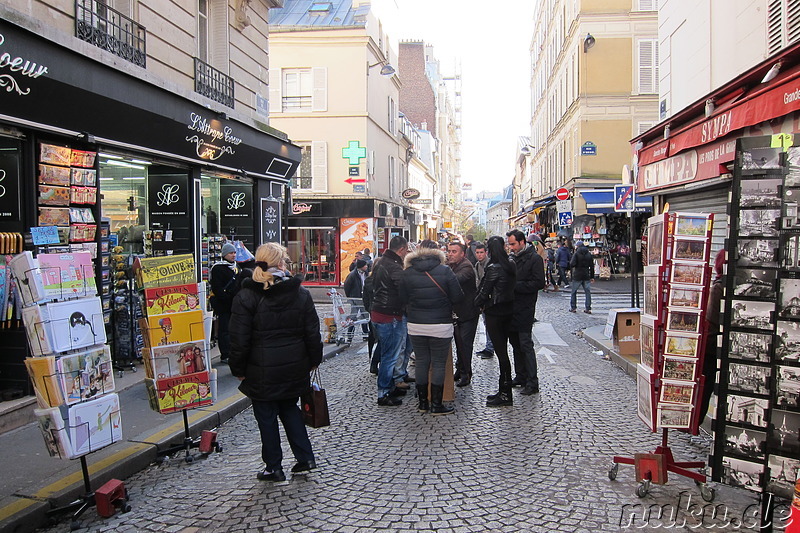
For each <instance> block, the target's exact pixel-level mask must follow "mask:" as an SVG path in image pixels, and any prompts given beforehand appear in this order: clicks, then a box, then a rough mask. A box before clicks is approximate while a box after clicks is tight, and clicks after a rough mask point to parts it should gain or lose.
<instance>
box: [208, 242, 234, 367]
mask: <svg viewBox="0 0 800 533" xmlns="http://www.w3.org/2000/svg"><path fill="white" fill-rule="evenodd" d="M235 261H236V247H234V246H233V243H231V242H226V243H225V244H223V245H222V261H218V262H217V263H215V264H214V266H212V267H211V271H210V273H209V283H210V284H211V298H210V303H211V309H213V310H214V314H215V315H216V317H217V344H218V346H219V358H220V361H221V362H223V363H227V362H228V355H229V354H230V344H231V342H230V334H229V332H228V325H229V324H230V321H231V303H232V302H233V296H234V292H235V291H236V273H237V269H236V262H235Z"/></svg>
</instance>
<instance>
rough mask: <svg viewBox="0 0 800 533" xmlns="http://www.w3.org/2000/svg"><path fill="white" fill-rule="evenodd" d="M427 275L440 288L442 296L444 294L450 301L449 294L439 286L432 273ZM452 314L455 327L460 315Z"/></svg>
mask: <svg viewBox="0 0 800 533" xmlns="http://www.w3.org/2000/svg"><path fill="white" fill-rule="evenodd" d="M425 274H427V275H428V277H429V278H431V281H432V282H433V283H434V285H436V286H437V287H439V290H440V291H442V294H444V297H445V298H448V299H449V296H447V293H446V292H444V289H443V288H442V286H441V285H439V283H437V281H436V280H435V279H433V276H431V274H430V272H427V271H426V272H425ZM452 314H453V316H452V317H451V318H452V319H453V325H455V324H456V322H457V321H458V315H457V314H456V312H455V311H453V312H452Z"/></svg>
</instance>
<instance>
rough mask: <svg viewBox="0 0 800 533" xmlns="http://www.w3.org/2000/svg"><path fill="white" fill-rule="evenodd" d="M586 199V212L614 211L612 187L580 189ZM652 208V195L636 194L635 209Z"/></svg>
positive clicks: (648, 209) (598, 213) (638, 210)
mask: <svg viewBox="0 0 800 533" xmlns="http://www.w3.org/2000/svg"><path fill="white" fill-rule="evenodd" d="M580 193H581V196H583V199H584V200H585V201H586V212H587V213H591V214H595V215H601V214H604V213H616V211H614V189H594V190H587V191H580ZM652 209H653V197H652V196H636V211H637V212H643V211H650V210H652Z"/></svg>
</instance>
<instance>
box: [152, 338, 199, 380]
mask: <svg viewBox="0 0 800 533" xmlns="http://www.w3.org/2000/svg"><path fill="white" fill-rule="evenodd" d="M145 357H146V360H147V361H148V363H149V366H150V369H151V370H150V371H148V376H147V377H149V378H154V379H161V378H168V377H172V376H183V375H186V374H194V373H196V372H202V371H204V370H208V368H209V364H208V349H207V348H206V342H205V341H202V340H201V341H195V342H187V343H182V344H170V345H168V346H157V347H155V348H151V349H150V350H146V353H145Z"/></svg>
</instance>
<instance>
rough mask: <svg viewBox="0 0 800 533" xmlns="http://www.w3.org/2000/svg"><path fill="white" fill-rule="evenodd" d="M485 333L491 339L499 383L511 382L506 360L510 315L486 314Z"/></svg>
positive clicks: (509, 364) (509, 363) (509, 334)
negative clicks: (498, 366) (495, 355)
mask: <svg viewBox="0 0 800 533" xmlns="http://www.w3.org/2000/svg"><path fill="white" fill-rule="evenodd" d="M486 331H487V333H488V334H489V338H490V339H492V345H493V346H494V353H495V354H497V362H498V364H499V365H500V383H501V384H502V383H506V382H510V381H511V361H510V360H509V358H508V340H509V337H510V336H511V334H512V332H511V315H507V316H505V315H500V316H497V315H490V314H486Z"/></svg>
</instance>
